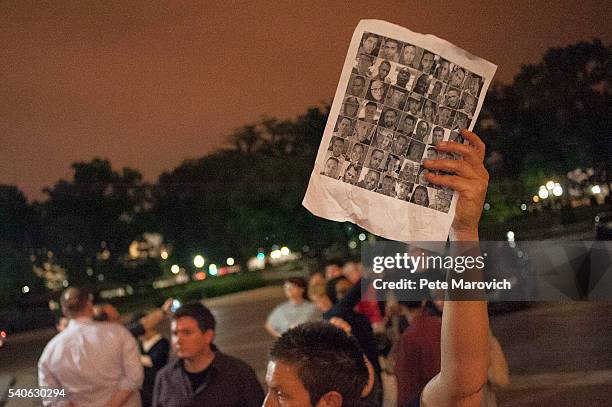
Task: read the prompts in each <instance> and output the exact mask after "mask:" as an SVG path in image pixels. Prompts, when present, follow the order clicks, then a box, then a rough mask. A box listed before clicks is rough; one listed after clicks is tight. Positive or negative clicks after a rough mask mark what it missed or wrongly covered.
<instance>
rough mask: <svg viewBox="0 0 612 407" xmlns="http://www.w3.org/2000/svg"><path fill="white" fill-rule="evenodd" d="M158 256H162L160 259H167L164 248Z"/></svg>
mask: <svg viewBox="0 0 612 407" xmlns="http://www.w3.org/2000/svg"><path fill="white" fill-rule="evenodd" d="M159 256H160V257H161V258H162V260H168V252H167V251H166V250H162V251H161V253H160V254H159Z"/></svg>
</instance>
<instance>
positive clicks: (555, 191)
mask: <svg viewBox="0 0 612 407" xmlns="http://www.w3.org/2000/svg"><path fill="white" fill-rule="evenodd" d="M552 193H553V195H554V196H561V195H563V188H562V187H561V185H559V184H557V185H555V187H554V188H553V191H552Z"/></svg>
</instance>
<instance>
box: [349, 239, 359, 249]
mask: <svg viewBox="0 0 612 407" xmlns="http://www.w3.org/2000/svg"><path fill="white" fill-rule="evenodd" d="M348 247H349V248H350V249H356V248H357V242H356V241H354V240H351V241H350V242H349V244H348Z"/></svg>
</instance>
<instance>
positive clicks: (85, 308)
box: [60, 287, 93, 318]
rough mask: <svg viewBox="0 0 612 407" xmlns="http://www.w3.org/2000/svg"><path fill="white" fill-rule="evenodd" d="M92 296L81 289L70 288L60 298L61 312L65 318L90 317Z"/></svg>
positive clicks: (91, 314) (91, 313)
mask: <svg viewBox="0 0 612 407" xmlns="http://www.w3.org/2000/svg"><path fill="white" fill-rule="evenodd" d="M92 301H93V296H92V295H91V294H90V293H89V292H88V291H86V290H85V289H83V288H77V287H70V288H68V289H66V290H65V291H64V292H63V293H62V296H61V298H60V303H61V305H62V312H63V313H64V315H65V316H66V317H67V318H77V317H92V316H93V302H92Z"/></svg>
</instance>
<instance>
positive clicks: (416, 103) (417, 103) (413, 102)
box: [408, 97, 421, 114]
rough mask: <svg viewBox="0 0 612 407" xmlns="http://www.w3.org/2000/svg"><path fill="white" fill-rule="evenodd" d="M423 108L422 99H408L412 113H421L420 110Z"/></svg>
mask: <svg viewBox="0 0 612 407" xmlns="http://www.w3.org/2000/svg"><path fill="white" fill-rule="evenodd" d="M420 107H421V99H416V98H414V97H411V98H410V99H408V109H409V110H410V112H411V113H413V114H416V113H418V112H419V108H420Z"/></svg>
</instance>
